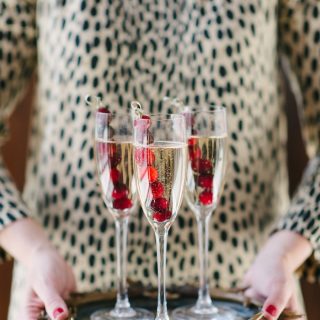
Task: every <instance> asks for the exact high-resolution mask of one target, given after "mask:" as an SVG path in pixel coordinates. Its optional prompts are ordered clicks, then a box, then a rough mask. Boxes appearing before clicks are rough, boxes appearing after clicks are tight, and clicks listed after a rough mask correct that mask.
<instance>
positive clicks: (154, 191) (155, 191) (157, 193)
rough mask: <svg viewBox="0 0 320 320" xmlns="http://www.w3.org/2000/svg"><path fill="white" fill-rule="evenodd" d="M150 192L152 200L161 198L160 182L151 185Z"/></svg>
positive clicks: (161, 188)
mask: <svg viewBox="0 0 320 320" xmlns="http://www.w3.org/2000/svg"><path fill="white" fill-rule="evenodd" d="M151 192H152V195H153V197H154V198H160V197H162V196H163V192H164V186H163V184H162V183H161V182H160V181H155V182H153V183H151Z"/></svg>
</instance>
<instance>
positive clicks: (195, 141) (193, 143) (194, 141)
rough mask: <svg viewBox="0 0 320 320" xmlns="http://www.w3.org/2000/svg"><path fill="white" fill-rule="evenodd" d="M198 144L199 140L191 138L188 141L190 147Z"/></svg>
mask: <svg viewBox="0 0 320 320" xmlns="http://www.w3.org/2000/svg"><path fill="white" fill-rule="evenodd" d="M196 143H197V139H196V138H189V139H188V146H189V147H190V146H194V145H195V144H196Z"/></svg>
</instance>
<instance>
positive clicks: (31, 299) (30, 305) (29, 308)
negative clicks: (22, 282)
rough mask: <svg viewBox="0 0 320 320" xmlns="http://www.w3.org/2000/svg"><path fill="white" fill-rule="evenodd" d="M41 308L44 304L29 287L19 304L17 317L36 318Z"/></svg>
mask: <svg viewBox="0 0 320 320" xmlns="http://www.w3.org/2000/svg"><path fill="white" fill-rule="evenodd" d="M43 308H44V304H43V303H42V301H41V300H40V299H39V298H38V296H37V295H36V294H35V293H34V291H33V290H32V289H31V287H29V288H28V289H27V294H26V297H25V301H24V303H23V304H22V306H21V310H20V316H19V319H37V318H38V316H39V314H40V312H41V311H42V310H43Z"/></svg>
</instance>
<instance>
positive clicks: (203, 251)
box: [196, 215, 212, 309]
mask: <svg viewBox="0 0 320 320" xmlns="http://www.w3.org/2000/svg"><path fill="white" fill-rule="evenodd" d="M209 220H210V215H201V216H200V217H198V218H197V222H198V242H199V262H200V279H199V280H200V288H199V295H198V301H197V305H196V307H197V308H199V309H204V308H212V300H211V297H210V292H209V280H208V254H209V234H208V231H209V230H208V229H209Z"/></svg>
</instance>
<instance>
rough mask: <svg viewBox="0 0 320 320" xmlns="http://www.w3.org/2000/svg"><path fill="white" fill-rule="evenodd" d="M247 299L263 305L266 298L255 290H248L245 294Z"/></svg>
mask: <svg viewBox="0 0 320 320" xmlns="http://www.w3.org/2000/svg"><path fill="white" fill-rule="evenodd" d="M244 295H245V297H247V298H249V299H251V300H253V301H258V302H260V303H263V301H265V299H266V298H265V297H263V296H262V295H261V294H259V293H258V292H257V291H256V290H255V289H253V288H248V289H247V290H246V291H245V292H244Z"/></svg>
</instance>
